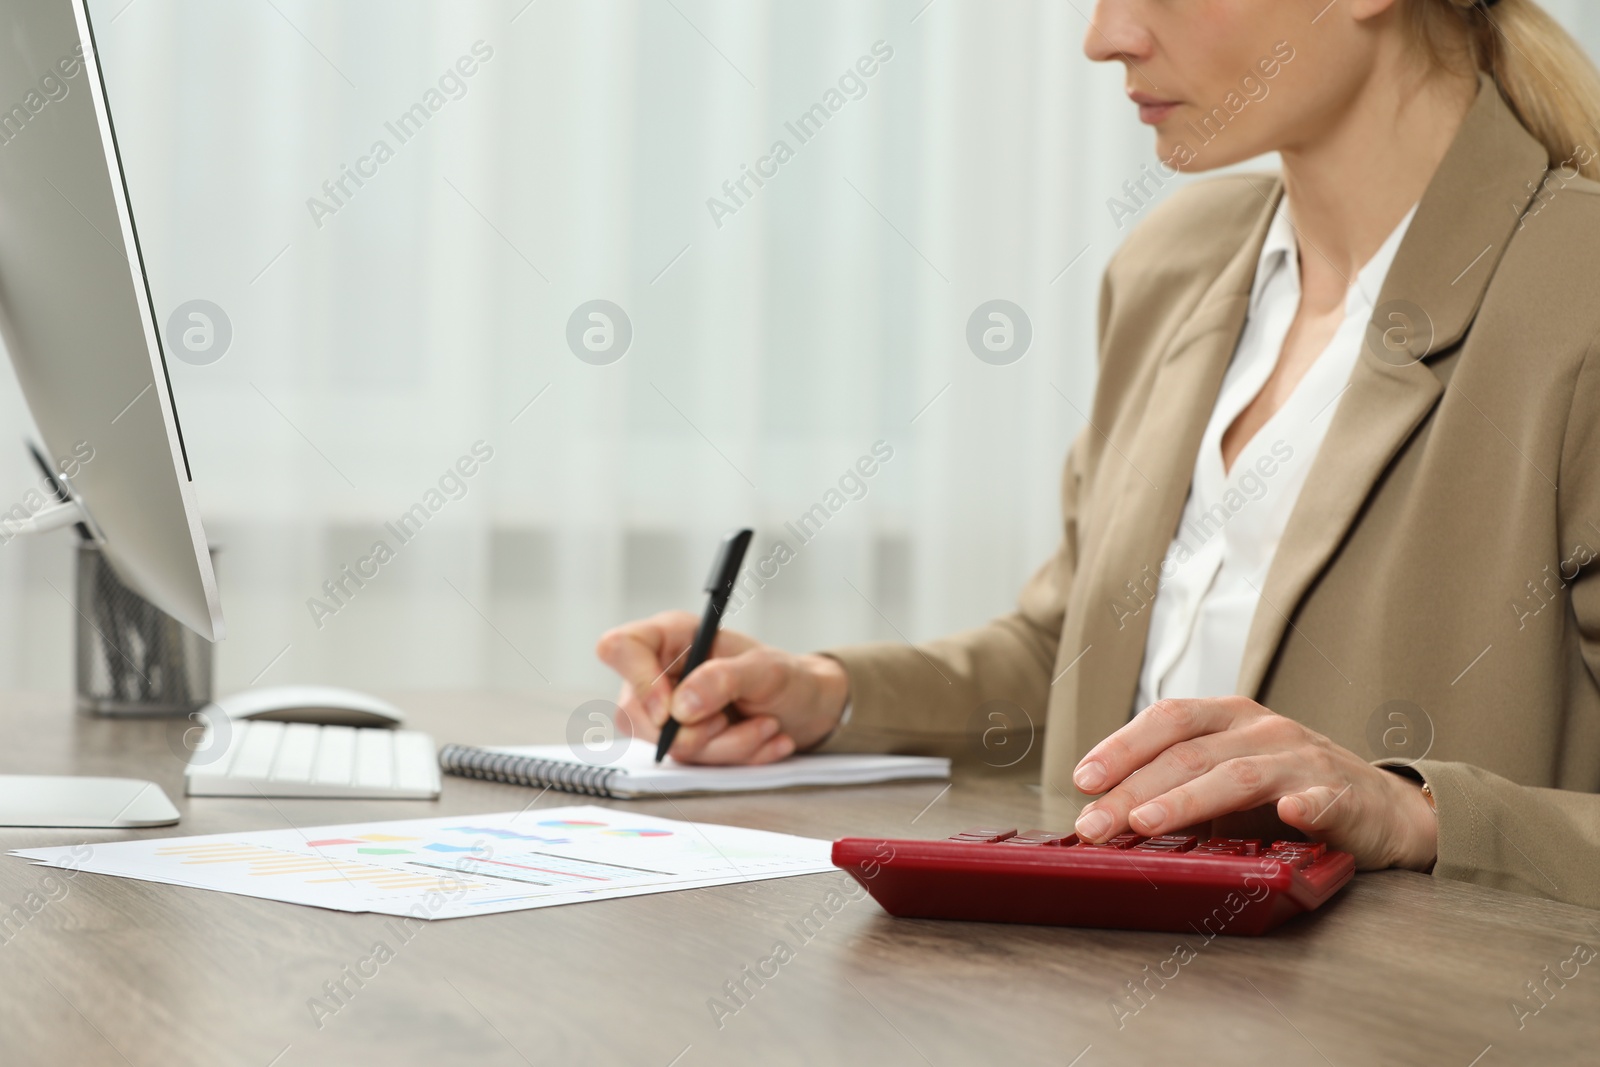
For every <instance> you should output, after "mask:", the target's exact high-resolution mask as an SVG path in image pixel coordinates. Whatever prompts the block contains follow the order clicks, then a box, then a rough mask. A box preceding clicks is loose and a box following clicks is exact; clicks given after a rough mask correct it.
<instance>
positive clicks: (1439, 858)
mask: <svg viewBox="0 0 1600 1067" xmlns="http://www.w3.org/2000/svg"><path fill="white" fill-rule="evenodd" d="M1085 50H1086V52H1087V53H1088V55H1089V57H1090V58H1091V59H1094V60H1100V61H1118V62H1121V63H1122V64H1123V65H1124V67H1125V68H1126V70H1127V84H1128V95H1129V96H1130V97H1131V98H1132V100H1133V101H1134V103H1136V104H1137V105H1138V108H1139V113H1140V118H1141V119H1142V120H1143V121H1145V122H1146V123H1149V124H1150V125H1152V126H1154V128H1155V131H1156V136H1157V151H1158V154H1159V156H1160V158H1161V159H1162V160H1163V161H1165V162H1166V163H1167V164H1168V166H1169V167H1171V168H1176V169H1181V170H1185V171H1203V170H1208V169H1212V168H1215V167H1220V166H1223V165H1226V164H1230V163H1234V162H1238V161H1240V160H1245V159H1249V158H1252V157H1254V156H1257V155H1259V154H1261V153H1264V152H1269V151H1274V150H1276V151H1277V152H1279V153H1280V154H1281V158H1282V162H1283V168H1282V174H1281V176H1279V175H1260V174H1257V175H1233V176H1228V177H1221V178H1217V179H1214V180H1211V181H1204V182H1197V183H1193V184H1191V185H1188V186H1187V187H1185V188H1184V189H1182V190H1181V191H1179V192H1177V193H1175V194H1173V195H1172V196H1170V197H1168V198H1167V199H1166V200H1165V201H1164V202H1163V203H1162V204H1161V205H1160V206H1159V207H1157V208H1155V209H1153V210H1151V211H1150V212H1149V213H1148V216H1147V217H1146V218H1144V219H1143V220H1142V221H1141V222H1140V223H1139V224H1138V225H1137V226H1136V227H1135V229H1134V230H1133V232H1132V233H1131V234H1130V236H1129V237H1128V238H1127V240H1126V242H1125V243H1124V245H1123V246H1122V247H1121V248H1120V249H1119V250H1118V252H1117V254H1116V255H1115V257H1114V258H1113V259H1112V261H1111V263H1110V265H1109V266H1108V268H1107V270H1106V274H1105V278H1104V282H1103V287H1102V293H1101V303H1100V376H1099V382H1098V387H1097V394H1096V399H1095V405H1094V411H1093V414H1092V416H1091V418H1090V425H1089V427H1088V428H1086V429H1085V431H1084V432H1083V433H1082V434H1081V435H1080V437H1079V438H1078V440H1077V441H1076V443H1075V444H1074V446H1073V448H1072V450H1071V453H1070V455H1069V457H1068V460H1067V466H1066V472H1065V476H1064V479H1063V483H1062V490H1061V491H1062V502H1063V512H1064V528H1063V538H1062V542H1061V546H1060V548H1059V550H1058V551H1057V552H1056V554H1055V556H1054V557H1053V558H1052V559H1051V560H1050V561H1048V562H1047V563H1046V564H1045V565H1044V566H1043V567H1042V568H1041V569H1040V570H1039V572H1038V573H1037V574H1036V575H1035V576H1034V577H1033V578H1032V579H1031V580H1030V581H1029V583H1028V585H1027V586H1026V588H1025V589H1024V590H1023V591H1022V595H1021V598H1020V602H1019V605H1018V608H1017V610H1016V611H1015V612H1013V613H1012V614H1010V615H1007V616H1005V617H1002V618H1000V619H997V620H995V621H993V622H991V623H990V624H988V625H987V626H984V627H981V628H979V629H976V630H972V631H969V632H966V633H962V634H958V635H956V636H953V637H950V638H947V639H944V640H940V641H934V642H930V643H928V644H926V645H922V646H918V647H915V648H911V647H906V646H902V645H889V644H881V645H869V646H865V647H858V648H846V649H840V650H836V651H833V652H830V653H828V654H825V655H813V656H795V655H790V654H788V653H785V652H781V651H779V650H776V649H772V648H768V647H764V646H762V645H760V644H758V643H757V642H755V641H753V640H751V639H750V638H748V637H744V636H741V635H738V634H734V633H724V634H723V636H722V638H721V640H720V641H719V643H718V645H717V647H716V650H715V657H714V658H713V659H712V660H710V661H709V662H707V663H706V665H705V666H703V667H702V668H701V669H699V670H698V671H696V672H695V673H694V674H693V675H692V676H691V677H690V678H689V679H688V680H687V681H685V682H684V684H683V685H682V686H680V687H678V688H677V689H676V690H674V689H673V684H672V681H671V680H670V670H669V668H670V666H671V664H673V662H674V661H675V660H676V659H678V657H679V656H680V654H681V653H682V651H683V649H684V648H685V647H686V646H687V645H688V643H689V641H690V637H691V634H692V631H693V628H694V623H695V620H694V619H693V618H692V617H691V616H688V615H684V614H669V615H662V616H657V617H655V618H653V619H649V620H645V621H642V622H636V623H633V624H630V625H626V626H623V627H621V628H619V629H616V630H613V631H611V632H610V633H607V634H606V635H605V636H604V637H602V638H601V640H600V644H599V653H600V656H601V657H602V659H604V660H605V662H606V663H608V664H610V665H611V666H612V667H613V668H615V669H616V670H617V672H618V673H619V674H621V675H622V677H623V679H624V685H623V690H622V697H621V708H622V717H623V720H624V723H625V726H626V728H628V729H631V730H632V731H634V732H636V733H639V734H642V735H645V736H654V735H655V733H656V732H657V730H658V729H659V727H660V725H661V724H662V723H663V722H664V721H665V719H666V717H667V716H668V715H671V716H673V717H675V718H677V719H679V720H680V721H681V722H682V723H684V726H683V729H682V731H681V732H680V733H679V735H678V739H677V742H676V746H675V748H674V750H673V751H674V753H675V754H676V755H677V756H678V757H679V758H681V759H690V760H699V761H705V762H762V761H766V760H773V759H780V758H782V757H783V756H786V755H788V754H789V753H790V752H794V751H805V750H811V749H818V748H820V749H826V750H835V751H843V750H867V749H871V750H896V749H900V750H906V749H915V748H918V747H924V748H926V747H931V746H933V745H935V744H937V743H940V742H943V743H946V744H949V743H951V742H955V741H958V740H959V739H960V738H961V736H962V735H963V733H964V732H965V731H966V730H967V729H968V724H969V723H970V722H972V721H973V720H972V716H973V715H974V713H975V712H976V711H977V710H978V709H980V708H982V707H984V706H985V705H986V704H988V703H989V702H993V701H1005V702H1008V703H1009V704H1012V705H1015V706H1017V707H1018V708H1020V709H1022V710H1023V711H1024V712H1026V713H1027V714H1028V715H1029V716H1030V717H1031V718H1032V719H1033V721H1040V717H1041V716H1042V717H1043V721H1044V722H1045V723H1046V726H1047V728H1046V731H1045V738H1044V740H1045V746H1044V768H1043V773H1044V777H1045V782H1046V784H1047V786H1048V787H1050V788H1053V789H1054V790H1057V791H1060V792H1062V793H1063V794H1066V795H1069V796H1070V797H1072V798H1073V799H1074V800H1075V802H1082V801H1086V800H1088V798H1089V797H1091V796H1092V797H1095V798H1096V799H1093V800H1092V801H1089V802H1088V803H1087V804H1086V806H1084V807H1083V809H1082V812H1081V814H1080V815H1079V817H1078V821H1077V830H1078V832H1079V833H1080V834H1081V835H1083V836H1084V837H1086V838H1089V839H1092V840H1096V841H1103V840H1105V839H1107V838H1110V837H1111V836H1113V835H1115V834H1117V833H1120V832H1123V831H1125V830H1128V829H1132V830H1133V831H1135V832H1137V833H1140V834H1160V833H1165V832H1169V831H1173V830H1177V829H1179V828H1181V827H1185V826H1191V825H1196V824H1201V823H1204V822H1206V821H1207V820H1210V819H1213V818H1217V817H1221V816H1225V815H1227V814H1228V813H1233V812H1244V811H1249V810H1252V809H1258V808H1265V810H1266V814H1267V815H1268V816H1275V818H1276V819H1277V820H1281V822H1282V823H1284V824H1287V826H1288V827H1289V828H1292V831H1294V832H1297V833H1296V834H1295V836H1299V835H1304V836H1309V837H1311V838H1314V839H1318V840H1324V841H1327V842H1328V843H1329V844H1330V846H1332V847H1335V848H1340V849H1344V850H1347V851H1349V852H1352V853H1354V855H1355V856H1356V858H1357V861H1358V863H1359V864H1360V866H1361V867H1363V868H1367V869H1372V868H1382V867H1404V868H1410V869H1412V870H1418V871H1426V870H1432V871H1433V872H1434V873H1435V874H1436V875H1437V876H1440V877H1448V878H1456V879H1465V880H1469V881H1475V882H1479V883H1482V884H1487V885H1495V886H1500V887H1504V888H1508V889H1512V890H1517V891H1520V892H1525V893H1534V894H1542V895H1545V896H1549V897H1554V898H1557V899H1563V900H1568V901H1573V902H1577V903H1582V904H1586V905H1588V906H1591V907H1600V796H1596V795H1595V794H1596V792H1597V791H1600V681H1597V676H1600V575H1597V566H1596V565H1595V564H1594V562H1593V561H1594V559H1595V556H1596V551H1597V549H1596V546H1600V355H1597V354H1596V353H1595V352H1594V349H1595V348H1596V347H1597V344H1600V300H1596V299H1595V297H1596V295H1597V289H1600V285H1597V279H1600V185H1596V184H1594V183H1593V182H1591V181H1590V180H1588V179H1589V178H1591V177H1594V176H1596V175H1597V165H1600V163H1597V158H1596V151H1595V149H1594V148H1593V147H1592V146H1593V145H1594V144H1595V143H1596V140H1597V139H1600V130H1597V127H1596V125H1595V122H1596V120H1597V119H1600V80H1597V78H1596V75H1595V72H1594V69H1593V67H1592V66H1591V65H1590V63H1589V62H1588V60H1587V59H1585V58H1584V57H1583V54H1582V53H1581V51H1580V50H1579V49H1578V48H1577V46H1576V45H1575V44H1574V43H1573V42H1572V41H1571V39H1570V38H1568V37H1567V36H1566V34H1565V33H1564V32H1563V31H1561V30H1560V29H1559V27H1557V26H1556V24H1555V23H1554V22H1553V21H1552V20H1551V19H1550V18H1549V17H1548V16H1547V15H1546V14H1545V13H1544V12H1543V11H1542V10H1541V9H1540V8H1539V7H1538V5H1537V4H1536V3H1534V2H1533V0H1498V2H1487V0H1345V2H1342V3H1332V4H1330V3H1327V2H1326V0H1306V2H1301V3H1284V2H1283V0H1209V2H1206V3H1189V2H1177V0H1100V3H1099V4H1098V6H1097V8H1096V11H1095V16H1094V19H1093V21H1092V24H1091V26H1090V28H1089V32H1088V35H1087V39H1086V42H1085ZM1113 209H1114V210H1115V205H1114V206H1113ZM664 672H665V673H664ZM730 704H731V705H733V706H734V707H736V708H737V709H738V710H739V711H741V712H743V713H744V717H743V718H742V719H739V720H738V721H737V722H730V719H729V718H728V717H725V716H724V715H722V714H721V713H720V712H721V711H722V709H723V708H724V707H725V706H727V705H730ZM1141 709H1142V710H1141ZM1135 711H1137V712H1138V714H1136V715H1135V714H1133V713H1134V712H1135ZM1397 729H1399V730H1410V731H1421V732H1422V733H1425V734H1428V736H1429V738H1431V740H1428V739H1426V738H1420V737H1419V738H1417V739H1416V741H1417V743H1416V744H1415V745H1414V747H1417V748H1420V747H1423V744H1424V741H1427V746H1426V747H1428V748H1429V751H1428V752H1427V753H1426V756H1427V758H1423V759H1399V760H1396V759H1389V760H1383V759H1381V758H1379V757H1383V756H1385V755H1386V751H1393V750H1391V749H1387V741H1388V740H1389V736H1388V735H1389V734H1390V733H1391V732H1392V731H1393V730H1397ZM1374 737H1377V738H1379V739H1380V740H1379V742H1378V743H1376V744H1375V743H1374V742H1373V740H1372V738H1374ZM1401 752H1402V754H1403V753H1404V750H1401ZM1274 830H1275V831H1278V832H1282V833H1285V834H1288V833H1290V832H1291V831H1288V830H1285V828H1284V827H1283V826H1276V825H1272V826H1269V827H1268V832H1271V831H1274Z"/></svg>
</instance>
